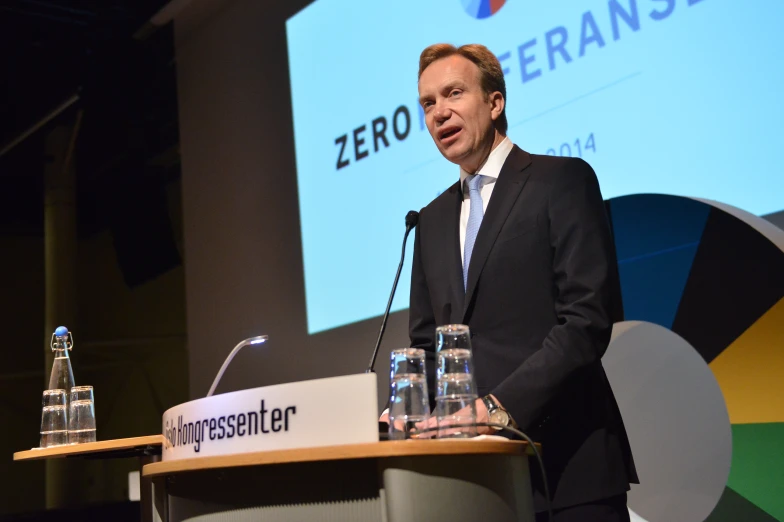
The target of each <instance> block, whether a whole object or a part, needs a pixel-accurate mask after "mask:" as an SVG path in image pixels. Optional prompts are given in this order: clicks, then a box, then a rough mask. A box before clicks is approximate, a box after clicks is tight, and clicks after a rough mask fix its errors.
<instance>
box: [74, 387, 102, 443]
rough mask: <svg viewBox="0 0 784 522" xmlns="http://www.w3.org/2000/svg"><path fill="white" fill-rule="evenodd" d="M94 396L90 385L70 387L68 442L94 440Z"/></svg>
mask: <svg viewBox="0 0 784 522" xmlns="http://www.w3.org/2000/svg"><path fill="white" fill-rule="evenodd" d="M95 440H96V437H95V397H94V393H93V387H92V386H74V387H73V388H71V401H70V404H69V410H68V442H69V443H71V444H81V443H83V442H95Z"/></svg>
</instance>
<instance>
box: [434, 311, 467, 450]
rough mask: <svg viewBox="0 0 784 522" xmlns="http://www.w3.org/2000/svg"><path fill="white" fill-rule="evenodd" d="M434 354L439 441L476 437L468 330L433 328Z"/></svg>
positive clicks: (451, 325) (457, 326) (458, 325)
mask: <svg viewBox="0 0 784 522" xmlns="http://www.w3.org/2000/svg"><path fill="white" fill-rule="evenodd" d="M436 350H437V352H436V419H437V421H438V438H468V437H475V436H476V435H477V431H476V399H477V393H476V384H475V382H474V361H473V354H472V352H471V332H470V329H469V328H468V326H466V325H463V324H448V325H444V326H439V327H438V328H436Z"/></svg>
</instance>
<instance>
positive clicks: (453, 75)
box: [419, 55, 504, 172]
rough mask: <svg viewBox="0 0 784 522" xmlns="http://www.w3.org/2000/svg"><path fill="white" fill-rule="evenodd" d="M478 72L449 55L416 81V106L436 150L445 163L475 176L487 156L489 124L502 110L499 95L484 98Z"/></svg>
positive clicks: (492, 135)
mask: <svg viewBox="0 0 784 522" xmlns="http://www.w3.org/2000/svg"><path fill="white" fill-rule="evenodd" d="M480 75H481V72H480V71H479V68H478V67H477V66H476V65H475V64H474V63H473V62H471V61H470V60H468V59H467V58H464V57H462V56H460V55H452V56H448V57H446V58H441V59H440V60H436V61H435V62H433V63H432V64H430V65H429V66H428V67H427V69H425V70H424V71H422V75H421V76H420V77H419V102H420V103H421V104H422V109H423V110H424V112H425V122H426V124H427V129H428V130H429V131H430V135H431V136H432V137H433V141H435V142H436V146H437V147H438V150H439V151H441V154H443V155H444V157H445V158H446V159H448V160H449V161H451V162H452V163H456V164H458V165H460V166H461V167H463V169H465V170H466V171H468V172H475V171H476V170H477V169H478V168H479V166H480V165H481V163H482V162H483V161H484V160H485V159H486V158H487V156H488V155H489V154H490V151H491V150H492V147H493V141H494V139H495V137H496V132H495V127H494V126H493V122H494V120H495V119H497V118H498V117H499V116H500V114H501V111H502V110H503V103H504V102H503V97H502V96H501V94H500V93H492V94H491V95H490V96H487V95H485V93H484V92H483V91H482V86H481V84H480Z"/></svg>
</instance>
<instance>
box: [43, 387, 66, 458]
mask: <svg viewBox="0 0 784 522" xmlns="http://www.w3.org/2000/svg"><path fill="white" fill-rule="evenodd" d="M41 402H42V408H41V432H40V434H41V440H40V443H39V445H40V447H42V448H51V447H52V446H61V445H63V444H66V443H68V414H67V412H66V406H65V404H66V401H65V390H45V391H44V394H43V398H42V400H41Z"/></svg>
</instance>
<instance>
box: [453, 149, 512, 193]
mask: <svg viewBox="0 0 784 522" xmlns="http://www.w3.org/2000/svg"><path fill="white" fill-rule="evenodd" d="M513 148H514V143H512V140H510V139H509V138H508V137H504V139H503V141H502V142H501V143H499V144H498V145H496V147H495V148H494V149H493V150H492V151H490V155H489V156H488V157H487V159H486V160H485V162H484V163H483V164H482V166H481V167H479V170H477V171H476V172H473V173H472V172H466V171H465V170H463V169H462V168H461V169H460V190H463V186H464V185H463V184H464V183H465V179H466V178H467V177H468V176H470V175H471V174H481V175H482V176H487V177H488V178H492V181H490V180H485V183H488V182H495V180H496V179H498V175H499V174H500V173H501V167H503V166H504V162H505V161H506V158H507V156H509V153H510V152H512V149H513Z"/></svg>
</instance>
